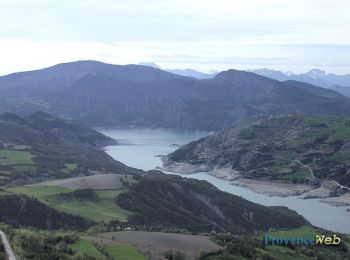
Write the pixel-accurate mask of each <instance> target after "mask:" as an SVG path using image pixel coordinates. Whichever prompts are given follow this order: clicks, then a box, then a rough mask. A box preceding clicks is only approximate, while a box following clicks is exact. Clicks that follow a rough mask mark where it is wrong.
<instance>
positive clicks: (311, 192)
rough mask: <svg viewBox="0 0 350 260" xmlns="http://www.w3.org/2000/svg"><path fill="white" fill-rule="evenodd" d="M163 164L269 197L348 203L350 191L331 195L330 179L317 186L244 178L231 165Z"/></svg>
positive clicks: (345, 204) (169, 167)
mask: <svg viewBox="0 0 350 260" xmlns="http://www.w3.org/2000/svg"><path fill="white" fill-rule="evenodd" d="M162 161H163V166H162V167H158V168H157V169H159V170H164V171H167V172H174V173H178V174H180V175H191V174H194V173H199V172H204V173H206V174H208V175H211V176H213V177H215V178H218V179H222V180H225V181H228V182H229V183H230V184H231V185H234V186H238V187H243V188H248V189H250V190H252V191H254V192H256V193H259V194H263V195H267V196H269V197H272V196H277V197H290V196H298V197H299V198H300V199H320V202H322V203H327V204H328V205H330V206H334V207H341V206H349V205H350V192H346V193H344V194H342V195H340V196H332V194H333V193H334V191H335V189H336V188H337V186H336V185H335V184H333V183H332V182H330V181H322V183H321V185H320V186H319V187H316V186H313V185H308V184H292V183H283V182H278V181H270V180H255V179H247V178H244V177H243V176H242V175H241V174H240V173H239V172H238V171H235V170H233V169H232V168H231V167H220V168H218V167H209V166H207V165H191V164H187V163H177V162H168V161H167V159H166V157H163V158H162Z"/></svg>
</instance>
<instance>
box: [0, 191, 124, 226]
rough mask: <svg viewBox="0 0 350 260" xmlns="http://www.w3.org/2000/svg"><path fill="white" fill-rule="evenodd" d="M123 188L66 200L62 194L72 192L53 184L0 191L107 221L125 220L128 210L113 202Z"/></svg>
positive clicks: (92, 218)
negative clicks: (33, 198)
mask: <svg viewBox="0 0 350 260" xmlns="http://www.w3.org/2000/svg"><path fill="white" fill-rule="evenodd" d="M125 191H126V190H125V189H118V190H98V191H93V192H94V195H95V196H94V199H86V200H85V199H82V198H72V199H69V200H67V199H66V198H63V197H62V194H67V193H70V192H72V191H71V190H69V189H66V188H63V187H60V186H54V185H43V186H40V185H32V186H16V187H11V188H5V189H3V191H0V194H1V193H6V194H8V193H16V194H24V195H28V196H32V197H35V198H37V199H38V200H40V201H41V202H43V203H45V204H46V205H48V206H51V207H53V208H56V209H57V210H60V211H63V212H66V213H72V214H77V215H80V216H82V217H85V218H88V219H90V220H93V221H96V222H99V221H102V220H103V221H105V222H109V221H111V220H119V221H126V220H127V217H128V215H129V214H130V213H129V212H128V211H126V210H124V209H121V208H120V207H119V206H118V205H117V204H116V203H115V197H116V196H117V195H118V194H120V193H121V192H125Z"/></svg>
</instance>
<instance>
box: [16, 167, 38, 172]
mask: <svg viewBox="0 0 350 260" xmlns="http://www.w3.org/2000/svg"><path fill="white" fill-rule="evenodd" d="M13 168H14V169H15V170H16V171H20V172H33V171H35V170H36V169H37V167H36V166H34V165H15V166H13Z"/></svg>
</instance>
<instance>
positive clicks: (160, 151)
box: [98, 129, 350, 234]
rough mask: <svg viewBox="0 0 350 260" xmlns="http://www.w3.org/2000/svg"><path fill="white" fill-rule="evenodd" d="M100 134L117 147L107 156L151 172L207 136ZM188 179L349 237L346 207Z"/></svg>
mask: <svg viewBox="0 0 350 260" xmlns="http://www.w3.org/2000/svg"><path fill="white" fill-rule="evenodd" d="M98 130H99V131H100V132H102V133H103V134H105V135H107V136H109V137H111V138H114V139H116V140H117V141H118V142H119V144H118V145H115V146H108V147H106V148H105V150H106V152H107V153H108V154H109V155H110V156H112V157H113V158H115V159H116V160H118V161H121V162H123V163H125V164H126V165H129V166H132V167H135V168H139V169H143V170H151V169H154V168H156V167H157V166H161V164H162V163H161V159H160V157H159V155H166V154H168V153H171V152H173V151H175V150H176V149H177V148H179V147H180V146H181V145H184V144H186V143H188V142H190V141H193V140H196V139H199V138H201V137H203V136H206V135H207V134H208V133H206V132H177V131H170V130H162V129H98ZM185 177H188V178H195V179H199V180H206V181H208V182H210V183H212V184H213V185H215V186H216V187H217V188H218V189H220V190H222V191H226V192H229V193H232V194H234V195H237V196H241V197H243V198H245V199H247V200H250V201H252V202H255V203H259V204H263V205H266V206H287V207H288V208H290V209H293V210H295V211H297V212H298V213H299V214H301V215H303V216H304V217H305V218H306V219H307V220H308V221H310V222H311V223H312V224H313V225H315V226H318V227H322V228H325V229H329V230H333V231H339V232H343V233H348V234H350V213H349V212H346V209H347V207H333V206H329V205H327V204H325V203H321V202H319V200H318V199H308V200H303V199H299V198H298V197H295V196H293V197H286V198H281V197H276V196H274V197H269V196H266V195H263V194H258V193H255V192H253V191H252V190H250V189H247V188H243V187H238V186H233V185H231V184H230V183H229V182H227V181H225V180H221V179H217V178H215V177H213V176H210V175H208V174H205V173H195V174H191V175H186V176H185Z"/></svg>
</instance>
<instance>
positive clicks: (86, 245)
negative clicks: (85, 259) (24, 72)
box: [70, 239, 106, 259]
mask: <svg viewBox="0 0 350 260" xmlns="http://www.w3.org/2000/svg"><path fill="white" fill-rule="evenodd" d="M70 247H71V249H72V250H74V251H76V252H81V253H83V254H86V255H88V256H90V257H95V258H97V259H105V258H106V257H105V256H104V255H102V254H101V253H100V252H99V251H98V250H97V249H96V247H95V246H94V244H93V243H92V242H91V241H89V240H83V239H79V240H78V241H77V242H75V243H74V244H73V245H71V246H70Z"/></svg>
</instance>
